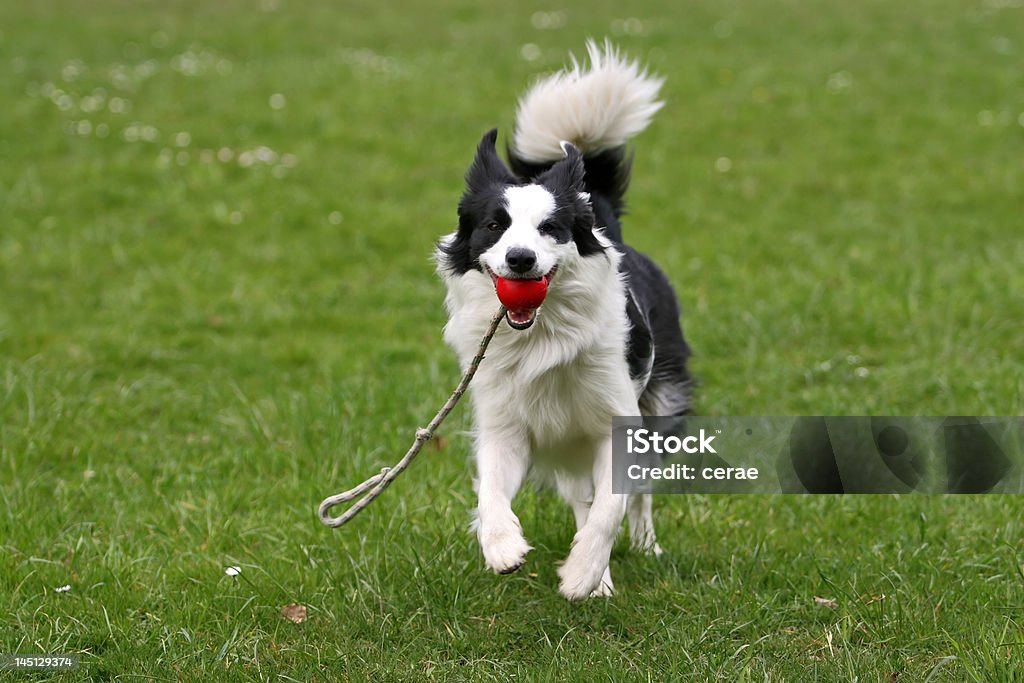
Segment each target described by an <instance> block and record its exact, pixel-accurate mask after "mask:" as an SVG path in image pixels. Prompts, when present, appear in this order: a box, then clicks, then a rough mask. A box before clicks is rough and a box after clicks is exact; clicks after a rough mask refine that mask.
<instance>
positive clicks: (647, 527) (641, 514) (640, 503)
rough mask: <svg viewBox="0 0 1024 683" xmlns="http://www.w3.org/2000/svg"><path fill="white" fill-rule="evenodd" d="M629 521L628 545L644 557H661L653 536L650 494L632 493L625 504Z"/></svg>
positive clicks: (656, 540)
mask: <svg viewBox="0 0 1024 683" xmlns="http://www.w3.org/2000/svg"><path fill="white" fill-rule="evenodd" d="M626 517H627V519H628V520H629V545H630V547H631V548H632V549H633V550H636V551H638V552H641V553H643V554H645V555H655V556H657V555H661V546H660V545H658V539H657V538H656V537H655V536H654V518H653V516H652V515H651V494H649V493H634V494H632V495H630V496H629V502H628V503H627V504H626Z"/></svg>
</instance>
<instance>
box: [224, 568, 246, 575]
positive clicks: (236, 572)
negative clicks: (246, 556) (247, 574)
mask: <svg viewBox="0 0 1024 683" xmlns="http://www.w3.org/2000/svg"><path fill="white" fill-rule="evenodd" d="M224 573H225V574H227V575H228V576H238V575H239V574H241V573H242V568H241V567H224Z"/></svg>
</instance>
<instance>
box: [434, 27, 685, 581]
mask: <svg viewBox="0 0 1024 683" xmlns="http://www.w3.org/2000/svg"><path fill="white" fill-rule="evenodd" d="M587 50H588V52H589V57H590V64H589V65H588V66H582V67H581V66H580V64H579V63H577V62H576V60H575V59H573V60H572V66H571V68H568V69H566V70H563V71H561V72H559V73H556V74H553V75H551V76H548V77H547V78H545V79H543V80H540V81H539V82H537V83H536V84H535V85H533V86H532V87H531V88H530V89H529V91H528V92H527V93H526V95H525V97H523V98H522V100H520V102H519V109H518V112H517V114H516V127H515V133H514V135H513V138H512V142H511V144H510V145H509V149H508V156H509V162H510V166H511V168H509V167H507V166H506V165H505V164H504V163H502V161H501V159H500V158H499V157H498V154H497V152H496V150H495V140H496V137H497V131H491V132H489V133H487V134H486V135H484V137H483V140H481V142H480V145H479V147H478V148H477V153H476V159H475V160H474V161H473V165H472V166H471V167H470V169H469V171H468V173H467V174H466V184H467V189H466V192H465V194H464V195H463V197H462V201H461V202H460V203H459V227H458V230H456V231H455V232H454V233H452V234H450V235H447V236H445V237H443V238H442V239H441V240H440V242H439V243H438V248H437V263H438V272H439V273H440V274H441V276H442V278H443V279H444V282H445V284H446V285H447V288H448V296H447V298H446V300H445V303H446V305H447V308H448V314H449V319H448V324H447V326H446V327H445V331H444V338H445V340H446V341H447V343H448V344H449V345H450V346H451V347H452V348H453V349H454V350H455V352H456V354H458V357H459V360H460V362H461V363H462V365H463V366H464V367H465V366H466V365H467V364H468V363H469V362H470V360H471V359H472V358H473V356H474V354H475V353H476V351H477V349H478V347H479V343H480V338H481V337H482V336H483V334H484V331H485V330H486V328H487V325H488V322H489V321H490V318H491V315H492V314H493V313H494V311H495V310H496V308H497V306H498V300H497V298H496V297H495V288H494V283H493V281H492V280H493V279H494V278H497V277H502V278H530V279H539V278H547V279H548V280H549V281H550V288H549V291H548V296H547V298H546V299H545V300H544V303H543V304H542V306H541V307H540V308H539V309H536V310H519V311H510V312H508V314H507V321H508V323H509V324H508V325H507V326H506V325H502V326H501V327H500V328H499V329H498V332H497V334H495V336H494V338H493V340H492V342H491V345H490V347H489V349H488V351H487V358H486V360H485V361H484V362H483V364H482V365H481V366H480V369H479V371H478V372H477V374H476V377H475V379H474V382H473V385H472V387H471V391H472V397H473V408H474V414H475V427H476V441H477V443H476V461H477V475H478V476H477V481H476V486H477V493H478V495H479V507H478V510H477V518H476V521H475V529H476V532H477V536H478V538H479V540H480V545H481V547H482V549H483V554H484V560H485V562H486V564H487V566H488V567H489V568H490V569H492V570H493V571H495V572H498V573H501V574H505V573H509V572H512V571H515V570H516V569H518V568H519V567H520V565H522V564H523V561H524V558H525V557H526V554H527V552H529V550H530V549H531V548H530V545H529V544H528V543H527V541H526V539H525V538H524V537H523V531H522V529H521V527H520V524H519V519H518V517H516V515H515V513H514V512H513V511H512V501H513V499H514V498H515V496H516V493H517V492H518V491H519V488H520V486H521V485H522V483H523V480H524V478H525V477H526V475H527V472H528V471H529V470H532V471H533V472H535V473H537V474H539V475H541V478H542V479H543V480H545V481H547V482H551V483H553V484H554V486H555V487H556V488H557V490H558V492H559V493H560V494H561V496H562V497H563V498H564V499H565V500H566V501H567V502H568V503H569V505H570V506H572V510H573V513H574V514H575V517H576V536H575V537H574V539H573V542H572V549H571V551H570V552H569V557H568V559H566V561H565V562H564V564H563V565H562V566H561V567H560V568H559V570H558V574H559V576H560V578H561V584H560V591H561V593H562V595H564V596H565V597H566V598H569V599H571V600H579V599H583V598H586V597H588V596H605V595H610V594H611V592H612V589H613V588H612V579H611V575H610V573H609V570H608V561H609V556H610V554H611V550H612V544H613V542H614V540H615V537H616V536H617V534H618V530H619V528H620V525H621V523H622V518H623V517H624V516H626V515H628V517H629V535H630V540H631V544H632V546H633V547H634V548H636V549H638V550H640V551H643V552H647V553H653V554H659V553H660V552H661V549H660V548H659V547H658V543H657V541H656V539H655V536H654V526H653V523H652V520H651V500H650V496H649V495H642V496H641V495H636V496H629V497H628V498H629V500H627V496H624V495H616V494H613V493H612V466H611V424H612V417H613V416H615V415H641V414H643V415H680V414H683V413H685V412H686V411H687V410H688V408H689V405H690V384H691V383H690V376H689V374H688V372H687V368H686V361H687V358H688V356H689V355H690V351H689V348H688V347H687V345H686V342H685V341H684V339H683V334H682V330H681V329H680V326H679V307H678V304H677V303H676V298H675V294H674V293H673V291H672V287H671V285H670V284H669V282H668V279H667V278H666V277H665V275H664V274H663V273H662V272H661V271H660V270H659V269H658V267H657V266H655V265H654V263H653V262H652V261H651V260H650V259H649V258H647V257H646V256H644V255H643V254H640V253H639V252H637V251H634V250H633V249H631V248H630V247H628V246H626V245H625V244H623V242H622V228H621V226H620V224H619V218H620V216H621V215H622V213H623V195H624V193H625V190H626V186H627V185H628V183H629V172H630V158H629V157H627V155H626V152H625V144H626V141H627V140H628V139H629V138H630V137H632V136H633V135H636V134H637V133H639V132H640V131H642V130H643V129H644V128H646V127H647V124H648V123H649V122H650V119H651V117H652V116H653V115H654V113H655V112H656V111H657V110H658V109H660V108H661V105H662V103H661V102H659V101H657V96H658V91H659V89H660V88H661V85H662V81H661V79H658V78H654V77H652V76H649V75H648V74H647V72H646V71H645V70H643V69H642V68H641V67H640V66H639V65H638V64H637V63H636V62H634V61H630V60H628V59H626V58H625V57H623V56H622V55H621V54H620V53H619V52H618V51H617V50H616V49H615V48H614V47H613V46H612V45H611V44H610V43H607V42H606V43H605V45H604V47H603V48H602V47H599V46H598V45H596V44H594V43H593V42H589V43H588V44H587Z"/></svg>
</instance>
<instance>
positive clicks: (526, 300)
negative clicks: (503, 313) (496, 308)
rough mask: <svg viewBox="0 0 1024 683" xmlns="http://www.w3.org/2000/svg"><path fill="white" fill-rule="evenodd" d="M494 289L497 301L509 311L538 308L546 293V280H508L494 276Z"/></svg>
mask: <svg viewBox="0 0 1024 683" xmlns="http://www.w3.org/2000/svg"><path fill="white" fill-rule="evenodd" d="M496 280H497V281H496V283H495V289H496V290H497V292H498V301H500V302H501V303H503V304H504V305H505V308H507V309H509V310H510V311H522V310H526V309H533V308H540V305H541V304H542V303H544V297H546V296H547V295H548V280H547V278H542V279H540V280H509V279H506V278H503V277H499V278H496Z"/></svg>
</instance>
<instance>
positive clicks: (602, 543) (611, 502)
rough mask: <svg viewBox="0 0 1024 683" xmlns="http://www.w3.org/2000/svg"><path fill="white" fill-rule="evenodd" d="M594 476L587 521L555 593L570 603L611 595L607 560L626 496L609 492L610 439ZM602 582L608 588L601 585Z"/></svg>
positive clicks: (598, 455) (601, 450) (600, 453)
mask: <svg viewBox="0 0 1024 683" xmlns="http://www.w3.org/2000/svg"><path fill="white" fill-rule="evenodd" d="M593 477H594V502H593V504H592V505H591V506H590V511H589V512H588V513H587V517H586V522H585V523H584V524H583V527H582V528H581V529H580V530H579V531H577V532H576V536H575V537H574V538H573V540H572V549H571V550H570V551H569V557H568V558H567V559H566V560H565V563H564V564H563V565H562V566H561V567H560V568H559V570H558V576H559V577H560V578H561V584H560V585H559V587H558V590H559V591H560V592H561V593H562V595H563V596H565V597H567V598H569V599H570V600H582V599H584V598H587V597H590V596H591V595H592V594H593V595H595V596H596V595H607V594H609V593H610V592H611V575H610V573H609V571H608V560H609V558H610V557H611V554H612V544H613V543H614V542H615V537H616V536H617V535H618V533H619V527H621V526H622V518H623V516H625V514H626V496H624V495H617V494H614V493H612V442H611V439H605V440H604V441H603V442H602V443H601V445H600V446H599V447H598V448H597V453H596V454H595V458H594V468H593ZM605 577H607V579H605ZM603 579H605V580H606V582H607V586H605V585H603V584H602V580H603Z"/></svg>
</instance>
